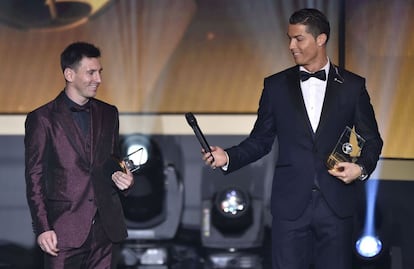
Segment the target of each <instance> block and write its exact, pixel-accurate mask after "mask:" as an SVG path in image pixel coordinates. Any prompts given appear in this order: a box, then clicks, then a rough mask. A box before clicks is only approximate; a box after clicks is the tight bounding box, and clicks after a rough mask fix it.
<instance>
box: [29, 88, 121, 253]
mask: <svg viewBox="0 0 414 269" xmlns="http://www.w3.org/2000/svg"><path fill="white" fill-rule="evenodd" d="M64 94H65V93H64V92H61V94H60V95H59V96H58V97H57V98H56V99H55V100H53V101H51V102H49V103H48V104H45V105H44V106H42V107H40V108H38V109H36V110H34V111H33V112H31V113H29V114H28V115H27V119H26V123H25V128H26V134H25V149H26V152H25V159H26V160H25V162H26V186H27V199H28V204H29V208H30V211H31V215H32V220H33V226H34V230H35V233H36V234H37V235H39V234H40V233H42V232H44V231H47V230H55V232H56V234H57V237H58V247H59V248H62V247H79V246H80V245H81V244H82V243H83V242H84V241H85V240H86V238H87V236H88V233H89V230H90V228H91V225H92V220H93V218H94V216H95V213H96V211H97V210H98V212H99V217H100V219H101V222H102V224H103V227H104V229H105V231H106V233H107V235H108V237H109V238H110V239H111V240H112V241H114V242H118V241H121V240H123V239H124V238H125V237H126V235H127V233H126V226H125V223H124V216H123V212H122V207H121V203H120V199H119V197H118V192H119V191H118V189H117V188H116V186H115V184H114V183H113V182H112V180H111V173H112V172H113V171H114V170H113V169H112V168H113V166H112V167H111V169H108V164H111V154H117V153H118V136H119V133H118V131H119V121H118V110H117V109H116V107H115V106H112V105H109V104H106V103H104V102H102V101H99V100H97V99H94V98H92V99H90V101H89V102H90V116H91V125H90V140H87V139H85V135H84V133H83V132H82V131H81V129H80V128H79V127H78V125H76V123H75V121H74V119H73V117H72V115H71V113H72V112H71V111H70V109H69V107H68V105H67V104H66V102H65V96H64ZM88 141H89V142H88Z"/></svg>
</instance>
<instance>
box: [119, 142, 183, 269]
mask: <svg viewBox="0 0 414 269" xmlns="http://www.w3.org/2000/svg"><path fill="white" fill-rule="evenodd" d="M141 148H142V150H140V152H142V154H136V156H138V158H137V159H135V160H133V162H134V164H136V165H137V164H138V165H139V169H138V170H136V171H135V172H134V180H135V184H134V185H133V187H132V188H131V189H130V190H129V193H128V196H121V202H122V206H123V210H124V215H125V222H126V224H127V230H128V238H127V240H125V242H124V243H123V244H122V248H121V257H122V259H121V260H122V261H121V264H122V265H124V266H139V265H151V264H155V265H165V264H167V263H168V260H169V257H168V246H169V243H168V241H169V240H171V239H173V238H174V237H175V234H176V232H177V230H178V226H179V224H180V221H181V215H182V210H183V203H184V186H183V183H182V181H181V179H180V178H179V177H178V173H177V171H176V169H175V167H174V166H173V165H172V164H168V165H167V164H165V163H164V157H163V154H162V152H161V148H160V147H159V145H158V144H157V143H156V142H155V141H154V140H153V139H152V138H151V137H150V136H147V135H142V134H133V135H128V136H126V137H125V138H124V139H122V140H121V153H122V154H123V156H126V155H128V154H130V153H131V152H135V151H137V150H138V149H141ZM157 268H158V267H157Z"/></svg>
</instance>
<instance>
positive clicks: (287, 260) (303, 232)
mask: <svg viewBox="0 0 414 269" xmlns="http://www.w3.org/2000/svg"><path fill="white" fill-rule="evenodd" d="M352 228H353V218H352V217H349V218H339V217H338V216H336V215H335V214H334V212H333V211H332V210H331V209H330V208H329V206H328V204H327V203H326V201H325V199H324V198H323V196H322V193H321V192H320V191H319V190H317V189H315V190H312V199H311V200H310V201H309V204H308V206H307V208H306V209H305V211H304V212H303V214H302V215H301V216H300V217H299V218H298V219H295V220H280V219H278V218H277V216H274V217H273V222H272V263H273V266H272V268H273V269H308V268H309V266H310V265H311V264H313V265H314V268H315V269H327V268H335V269H351V268H352Z"/></svg>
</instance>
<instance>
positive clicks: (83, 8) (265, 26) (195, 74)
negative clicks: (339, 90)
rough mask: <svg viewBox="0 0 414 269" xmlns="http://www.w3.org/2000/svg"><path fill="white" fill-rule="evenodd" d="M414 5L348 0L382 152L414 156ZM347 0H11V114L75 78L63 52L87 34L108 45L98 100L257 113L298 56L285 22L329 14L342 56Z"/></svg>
mask: <svg viewBox="0 0 414 269" xmlns="http://www.w3.org/2000/svg"><path fill="white" fill-rule="evenodd" d="M412 2H413V1H411V0H394V1H387V0H365V1H358V0H349V1H345V3H346V5H345V6H346V9H345V15H346V16H345V26H346V32H345V36H344V37H345V41H346V42H345V51H344V52H343V53H344V55H345V65H346V67H347V68H348V69H350V70H351V71H354V72H356V73H358V74H360V75H362V76H364V77H366V78H367V86H368V90H369V92H370V94H371V97H372V102H373V105H374V107H375V110H376V112H377V117H378V121H379V125H380V130H381V133H382V134H383V136H384V139H385V146H384V151H383V157H397V158H414V139H411V137H413V135H414V127H413V125H412V124H411V122H412V121H411V120H410V119H409V118H410V117H411V115H413V110H414V106H413V105H412V103H413V101H414V100H413V99H414V98H413V90H411V87H413V86H412V85H413V83H412V75H411V74H410V69H412V68H413V63H414V62H413V61H412V57H413V47H414V46H413V45H414V44H413V43H414V40H413V35H410V34H409V30H410V29H411V27H410V26H411V21H410V19H409V18H410V17H412V16H413V15H414V14H413V13H414V10H413V4H412ZM53 3H54V4H53ZM340 3H341V1H329V0H320V1H317V0H315V1H306V0H303V1H300V0H297V1H288V0H286V1H281V0H237V1H235V0H179V1H172V0H112V1H108V0H107V1H104V0H94V1H87V0H84V1H81V0H77V1H66V0H65V1H59V0H56V1H42V0H32V1H26V0H2V1H0V59H1V64H2V65H1V72H0V113H3V114H14V113H17V114H24V113H27V112H28V111H30V110H32V109H34V108H35V107H37V106H39V105H41V104H43V103H45V102H47V101H49V100H50V99H52V98H54V97H55V96H56V95H57V94H58V92H59V91H60V90H62V88H63V85H64V80H63V76H62V74H61V71H60V66H59V56H60V52H61V51H62V50H63V49H64V48H65V47H66V46H67V45H68V44H69V43H71V42H74V41H79V40H82V41H87V42H91V43H94V44H96V45H97V46H98V47H99V48H100V49H101V50H102V64H103V68H104V72H103V83H102V85H101V87H100V89H99V93H98V98H100V99H102V100H105V101H107V102H110V103H113V104H115V105H117V107H118V108H119V110H120V112H121V113H130V112H131V113H184V112H187V111H193V112H196V113H217V114H220V113H247V114H249V113H255V112H256V110H257V104H258V100H259V97H260V93H261V90H262V82H263V78H264V77H265V76H268V75H270V74H273V73H275V72H278V71H281V70H283V69H284V68H287V67H289V66H291V65H292V64H293V61H292V59H291V55H290V53H289V51H288V39H287V37H286V26H287V21H288V18H289V16H290V14H291V13H292V12H293V11H294V10H296V9H298V8H302V7H316V8H319V9H321V10H322V11H324V12H325V13H326V14H327V16H328V17H329V20H330V21H331V28H332V36H331V40H330V41H329V54H330V57H331V59H332V61H333V62H335V63H337V64H338V30H339V27H338V25H339V22H338V20H339V17H340V16H339V14H340V12H339V11H340ZM72 4H73V6H72V7H71V8H70V7H69V5H72ZM74 7H77V8H74ZM235 124H237V123H235Z"/></svg>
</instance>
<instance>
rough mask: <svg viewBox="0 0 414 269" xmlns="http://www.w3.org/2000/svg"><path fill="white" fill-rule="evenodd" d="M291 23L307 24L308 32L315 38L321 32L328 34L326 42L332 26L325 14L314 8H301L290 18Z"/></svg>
mask: <svg viewBox="0 0 414 269" xmlns="http://www.w3.org/2000/svg"><path fill="white" fill-rule="evenodd" d="M289 23H290V24H303V25H306V26H307V32H308V33H310V34H312V35H313V36H314V37H315V38H316V37H317V36H318V35H320V34H326V37H327V38H326V42H328V40H329V34H330V31H331V27H330V26H329V21H328V19H327V18H326V16H325V14H323V13H322V12H321V11H319V10H317V9H314V8H304V9H300V10H298V11H296V12H294V13H293V14H292V16H290V18H289Z"/></svg>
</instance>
